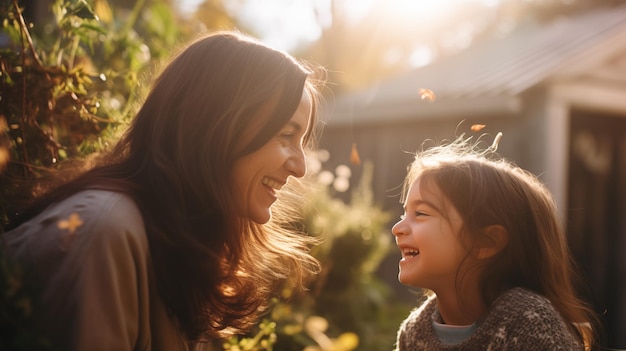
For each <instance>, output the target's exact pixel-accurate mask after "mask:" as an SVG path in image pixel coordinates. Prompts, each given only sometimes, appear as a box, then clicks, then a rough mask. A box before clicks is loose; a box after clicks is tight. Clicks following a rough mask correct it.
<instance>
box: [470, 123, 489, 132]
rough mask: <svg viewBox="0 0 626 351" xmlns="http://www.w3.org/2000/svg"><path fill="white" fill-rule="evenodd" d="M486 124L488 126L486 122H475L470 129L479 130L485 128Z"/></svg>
mask: <svg viewBox="0 0 626 351" xmlns="http://www.w3.org/2000/svg"><path fill="white" fill-rule="evenodd" d="M486 126H487V125H486V124H473V125H472V126H471V127H470V130H471V131H472V132H478V131H480V130H482V129H483V128H485V127H486Z"/></svg>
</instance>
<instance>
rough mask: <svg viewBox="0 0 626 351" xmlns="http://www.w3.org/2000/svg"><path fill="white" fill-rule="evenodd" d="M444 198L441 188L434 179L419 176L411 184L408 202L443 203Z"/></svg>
mask: <svg viewBox="0 0 626 351" xmlns="http://www.w3.org/2000/svg"><path fill="white" fill-rule="evenodd" d="M443 200H444V196H443V193H442V192H441V189H439V187H438V186H437V184H436V183H435V182H433V181H432V180H430V181H429V180H427V179H424V178H422V177H417V178H415V179H414V180H413V182H412V183H411V185H410V186H409V191H408V194H407V198H406V202H407V203H408V202H414V201H427V202H429V203H432V204H437V205H442V202H443Z"/></svg>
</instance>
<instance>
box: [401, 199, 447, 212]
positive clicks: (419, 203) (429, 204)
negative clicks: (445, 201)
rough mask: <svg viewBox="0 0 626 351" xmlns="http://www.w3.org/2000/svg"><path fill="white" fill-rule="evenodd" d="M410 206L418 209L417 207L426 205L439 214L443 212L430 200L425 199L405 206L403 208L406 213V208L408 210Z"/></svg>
mask: <svg viewBox="0 0 626 351" xmlns="http://www.w3.org/2000/svg"><path fill="white" fill-rule="evenodd" d="M409 205H410V206H413V207H417V206H419V205H426V206H428V207H430V208H432V209H434V210H435V211H437V212H441V210H440V209H439V207H438V206H435V204H434V203H432V202H430V201H428V200H424V199H417V200H413V201H409V202H408V205H407V204H405V205H404V206H403V209H404V212H406V208H407V207H408V206H409Z"/></svg>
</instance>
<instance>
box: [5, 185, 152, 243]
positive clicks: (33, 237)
mask: <svg viewBox="0 0 626 351" xmlns="http://www.w3.org/2000/svg"><path fill="white" fill-rule="evenodd" d="M5 238H6V242H7V243H8V245H9V246H14V247H15V249H16V250H18V251H19V249H20V248H23V249H28V250H32V249H34V250H36V251H37V250H42V251H48V250H50V249H52V248H56V249H58V250H60V251H62V252H69V251H75V250H77V249H78V250H81V251H83V250H87V251H88V249H89V247H90V246H93V245H97V246H100V245H108V244H114V245H115V244H119V243H121V242H127V241H129V240H130V241H134V242H137V243H139V244H140V246H142V247H145V246H146V245H147V239H146V238H145V228H144V223H143V218H142V215H141V211H140V210H139V208H138V206H137V204H136V203H135V201H133V200H132V199H131V198H130V197H129V196H127V195H125V194H122V193H119V192H114V191H107V190H84V191H80V192H78V193H76V194H74V195H72V196H70V197H68V198H66V199H64V200H62V201H60V202H58V203H55V204H52V205H50V206H49V207H48V208H46V209H45V210H44V211H42V212H41V213H39V214H38V215H36V216H35V217H33V218H31V219H30V220H28V221H26V222H24V223H22V224H21V225H20V226H18V227H17V228H15V229H13V230H11V231H9V232H7V233H5Z"/></svg>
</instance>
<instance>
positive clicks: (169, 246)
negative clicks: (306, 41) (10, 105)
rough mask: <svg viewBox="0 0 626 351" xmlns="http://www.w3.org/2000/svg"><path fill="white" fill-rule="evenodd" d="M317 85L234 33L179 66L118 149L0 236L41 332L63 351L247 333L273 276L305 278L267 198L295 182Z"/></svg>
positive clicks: (191, 53)
mask: <svg viewBox="0 0 626 351" xmlns="http://www.w3.org/2000/svg"><path fill="white" fill-rule="evenodd" d="M317 83H319V81H316V80H315V77H313V76H312V72H311V71H310V70H309V69H307V68H306V67H305V66H304V65H303V64H302V63H299V62H298V61H296V60H295V59H294V58H292V57H291V56H289V55H288V54H286V53H283V52H280V51H277V50H273V49H271V48H269V47H267V46H265V45H263V44H261V43H259V42H257V41H255V40H253V39H251V38H248V37H246V36H244V35H242V34H239V33H232V32H218V33H214V34H212V35H208V36H206V37H203V38H200V39H198V40H196V41H195V42H193V43H191V45H189V46H188V47H187V48H185V49H184V50H183V51H182V52H181V53H180V54H179V55H178V56H177V57H175V58H174V59H173V60H172V62H171V63H170V64H169V65H168V66H167V67H166V68H165V69H164V71H163V72H162V74H161V75H160V77H159V78H158V79H157V80H156V82H155V84H154V87H153V89H152V91H151V92H150V94H149V95H148V97H147V99H146V101H145V103H144V104H143V106H142V107H141V109H140V110H139V112H138V114H137V116H136V118H135V119H134V120H133V122H132V124H131V126H130V128H129V129H128V131H127V132H126V133H125V134H124V136H123V137H122V138H121V140H120V141H119V142H118V144H117V145H116V146H115V147H114V148H113V149H112V150H111V151H110V152H109V153H107V154H106V155H104V156H102V157H100V158H99V159H98V161H97V163H96V165H95V166H94V167H92V168H91V169H90V170H89V171H87V172H85V173H82V174H81V175H78V176H77V177H75V178H74V179H73V180H72V181H69V182H67V183H65V184H63V185H61V186H59V187H56V188H55V189H54V190H52V191H50V192H48V193H47V194H46V195H45V196H43V197H41V198H39V199H38V200H37V202H36V203H35V204H34V205H33V206H32V207H31V208H30V210H29V211H27V212H24V213H23V214H22V216H21V217H20V219H19V223H16V224H15V225H13V229H12V230H10V231H8V232H7V233H5V235H4V241H5V244H6V248H7V250H8V252H9V253H10V254H12V255H13V256H14V257H15V258H16V259H17V260H18V261H19V262H20V263H22V264H23V265H24V267H25V268H26V269H29V270H30V271H31V272H32V274H33V275H34V278H35V281H36V282H37V284H39V285H40V286H41V292H42V294H41V299H40V301H39V302H40V303H41V306H43V307H42V308H43V310H42V312H43V313H42V316H41V327H42V330H45V336H47V337H48V338H49V339H50V341H52V343H53V344H54V345H57V346H59V347H60V348H61V349H68V350H99V349H102V350H187V349H201V348H203V347H204V346H208V343H206V344H205V342H209V341H211V340H217V339H220V338H224V337H228V336H230V335H233V334H235V333H240V332H243V331H246V330H248V329H249V328H250V327H251V326H253V325H254V324H255V322H256V320H257V317H258V316H259V315H260V314H261V313H263V311H264V310H265V309H266V308H267V304H268V297H269V295H270V293H271V291H270V289H271V286H272V283H273V282H274V281H275V280H276V279H280V278H285V277H287V276H290V277H295V279H296V280H299V279H300V278H301V277H302V276H303V275H304V274H306V273H309V272H313V271H316V270H317V267H318V265H317V262H316V261H315V259H314V258H312V257H311V256H310V255H309V254H308V249H309V246H310V244H311V243H312V239H311V238H308V237H306V236H304V235H299V234H297V233H294V232H292V231H289V230H287V229H285V228H288V227H287V226H285V225H284V221H283V220H293V217H291V216H290V214H289V213H287V212H286V211H285V210H286V209H287V208H289V206H285V205H284V204H281V201H278V202H277V203H276V204H274V202H275V201H276V200H277V199H278V200H280V199H282V197H284V195H286V194H284V192H285V191H286V190H285V189H283V190H281V188H282V187H283V186H284V185H285V183H286V182H287V180H288V178H299V177H302V176H303V175H304V174H305V171H306V166H305V156H304V147H305V146H306V145H307V143H309V142H310V141H311V140H313V139H314V138H313V134H314V132H315V122H316V106H317V102H316V101H317V97H318V91H317V85H316V84H317ZM272 207H273V209H270V208H272ZM272 212H273V213H272ZM270 219H271V220H270Z"/></svg>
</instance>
